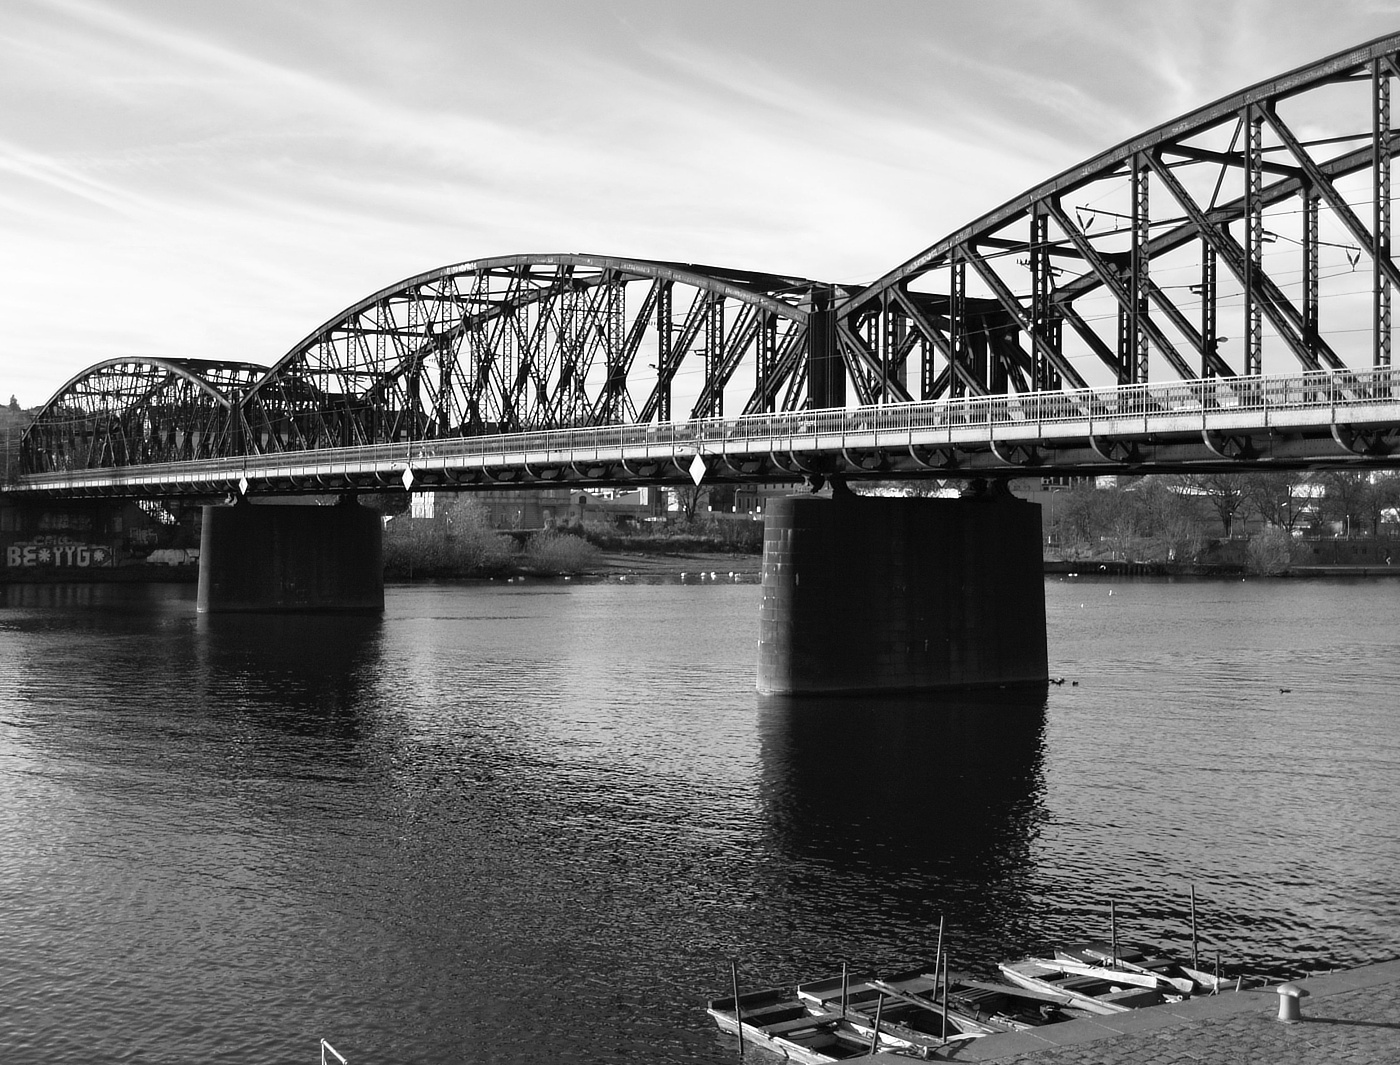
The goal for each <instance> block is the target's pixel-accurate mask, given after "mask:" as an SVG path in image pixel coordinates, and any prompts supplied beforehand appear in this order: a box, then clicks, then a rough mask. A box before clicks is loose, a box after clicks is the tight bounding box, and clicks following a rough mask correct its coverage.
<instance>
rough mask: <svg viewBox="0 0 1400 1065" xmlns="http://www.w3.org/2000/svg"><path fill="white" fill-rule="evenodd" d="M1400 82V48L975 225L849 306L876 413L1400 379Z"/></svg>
mask: <svg viewBox="0 0 1400 1065" xmlns="http://www.w3.org/2000/svg"><path fill="white" fill-rule="evenodd" d="M1397 77H1400V34H1395V35H1391V36H1387V37H1383V38H1378V39H1377V40H1374V41H1371V42H1369V43H1367V44H1364V45H1361V46H1358V47H1356V48H1353V49H1349V50H1348V51H1345V52H1340V53H1338V54H1336V55H1333V56H1329V57H1327V58H1326V59H1322V60H1320V61H1318V62H1316V63H1312V64H1309V65H1308V66H1305V67H1300V68H1298V69H1296V70H1293V71H1291V72H1289V73H1286V74H1283V75H1281V76H1278V77H1275V78H1271V79H1269V80H1267V81H1263V82H1260V83H1258V84H1256V85H1254V86H1252V87H1250V88H1248V89H1245V90H1243V91H1241V92H1238V93H1234V94H1232V95H1230V96H1227V97H1225V98H1223V99H1221V100H1217V101H1215V102H1214V103H1211V104H1208V105H1206V106H1203V107H1201V108H1198V109H1196V110H1195V111H1192V112H1190V113H1188V114H1186V115H1183V116H1181V117H1180V118H1176V119H1173V120H1172V121H1170V122H1166V123H1163V124H1162V125H1160V126H1157V127H1156V128H1154V129H1151V130H1149V131H1147V132H1146V133H1143V134H1141V135H1139V136H1137V137H1134V138H1131V139H1129V140H1127V141H1124V142H1123V143H1122V144H1119V145H1117V146H1116V147H1113V148H1110V149H1109V150H1108V151H1105V152H1103V153H1101V154H1099V155H1097V156H1094V157H1093V158H1092V159H1090V160H1088V161H1086V162H1084V163H1082V164H1080V165H1078V166H1075V167H1072V168H1070V169H1069V170H1066V171H1064V172H1063V173H1061V174H1058V175H1056V176H1055V177H1053V178H1051V179H1050V180H1048V181H1046V182H1044V183H1042V184H1040V185H1037V186H1036V187H1035V188H1033V189H1031V190H1029V191H1027V192H1025V193H1023V194H1022V195H1020V196H1018V197H1016V198H1015V199H1013V200H1011V201H1010V202H1008V203H1006V204H1004V205H1002V206H1001V207H998V208H996V209H995V210H993V211H991V212H989V213H987V214H986V215H983V216H982V217H981V218H979V219H977V220H976V221H974V222H972V223H970V224H969V225H966V226H964V227H962V228H961V229H958V230H955V231H954V232H952V233H951V234H949V235H948V236H946V237H944V238H943V239H942V240H940V241H938V242H937V243H936V244H934V245H932V246H931V247H929V248H927V249H925V250H924V251H922V252H920V253H919V254H917V255H915V256H914V257H913V258H911V259H909V260H908V261H907V262H905V263H902V264H901V265H899V266H898V267H896V268H895V269H893V270H891V271H890V272H889V273H887V274H885V275H884V276H883V277H881V278H879V279H878V280H876V281H874V282H873V283H872V284H870V285H869V286H867V287H865V288H862V289H861V290H859V291H857V292H855V293H854V294H852V295H851V296H849V297H848V298H847V299H846V300H845V301H844V302H843V303H841V304H840V305H839V306H838V308H837V312H836V313H837V326H836V334H837V342H838V344H839V346H840V350H841V353H842V356H843V358H844V360H845V362H846V364H847V366H848V368H849V369H850V371H851V374H852V377H853V379H854V383H855V387H856V389H857V391H858V392H859V393H860V396H861V401H862V402H884V401H890V402H896V401H904V400H909V399H938V398H943V397H954V396H964V395H982V394H998V393H1000V394H1005V393H1008V392H1015V393H1025V392H1030V391H1060V390H1073V389H1080V388H1084V387H1086V386H1110V385H1129V384H1141V383H1145V382H1147V381H1149V380H1195V379H1200V378H1214V377H1230V376H1236V375H1250V374H1259V373H1266V372H1268V373H1279V372H1290V371H1297V370H1299V369H1302V370H1303V371H1329V370H1330V371H1335V370H1341V369H1345V368H1351V369H1371V368H1384V367H1388V366H1389V365H1390V360H1391V331H1392V312H1391V303H1392V299H1393V292H1394V289H1395V288H1396V287H1397V286H1400V269H1397V266H1396V264H1395V262H1394V260H1393V258H1392V256H1391V251H1390V245H1391V191H1390V188H1391V178H1390V172H1391V162H1392V157H1393V155H1394V153H1395V151H1396V148H1397V145H1400V132H1397V130H1396V129H1395V128H1394V126H1395V122H1394V120H1393V118H1392V115H1391V110H1392V109H1391V93H1392V87H1393V84H1394V82H1395V79H1396V78H1397ZM891 368H893V374H892V373H891ZM891 377H893V381H891V380H890V378H891Z"/></svg>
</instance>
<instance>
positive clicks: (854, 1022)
mask: <svg viewBox="0 0 1400 1065" xmlns="http://www.w3.org/2000/svg"><path fill="white" fill-rule="evenodd" d="M706 1012H708V1013H709V1015H710V1016H711V1017H713V1018H714V1021H715V1024H716V1025H718V1026H719V1028H720V1030H721V1031H725V1032H729V1033H731V1034H734V1035H738V1034H739V1032H740V1030H741V1028H742V1031H743V1040H744V1042H745V1044H746V1045H752V1046H760V1047H763V1048H764V1049H765V1050H768V1051H770V1052H772V1053H774V1054H778V1055H780V1056H782V1057H785V1058H791V1059H792V1060H793V1061H797V1062H801V1063H803V1065H825V1063H827V1062H832V1061H841V1060H843V1059H845V1058H855V1057H865V1056H867V1055H869V1054H871V1053H872V1052H873V1051H875V1050H879V1051H882V1052H890V1051H892V1052H894V1053H897V1054H905V1055H908V1056H911V1057H917V1058H928V1057H930V1056H932V1055H933V1053H934V1052H935V1051H937V1049H938V1048H939V1047H940V1046H942V1045H943V1044H944V1041H943V1040H942V1039H940V1038H936V1037H933V1036H930V1035H927V1034H925V1033H922V1032H918V1031H915V1030H913V1029H909V1028H905V1027H904V1026H902V1025H897V1024H894V1023H890V1024H886V1023H885V1020H884V1018H883V1016H882V1017H881V1018H880V1023H879V1025H878V1027H879V1035H878V1037H876V1034H875V1028H876V1025H875V1024H874V1022H873V1019H872V1021H871V1023H870V1024H869V1025H863V1024H862V1023H861V1022H860V1021H859V1020H858V1019H857V1018H855V1017H852V1016H843V1015H842V1014H841V1012H840V1010H839V1009H838V1010H816V1011H814V1010H812V1009H810V1008H809V1003H808V1002H807V1001H805V1000H803V999H799V998H798V997H797V996H796V994H794V993H793V992H792V991H790V990H788V989H786V988H773V989H770V990H767V991H753V992H749V993H748V994H743V995H740V996H739V1009H738V1013H737V1016H736V1013H735V1009H734V998H733V996H730V997H728V998H718V999H714V1000H712V1001H711V1002H710V1004H709V1007H708V1009H707V1011H706Z"/></svg>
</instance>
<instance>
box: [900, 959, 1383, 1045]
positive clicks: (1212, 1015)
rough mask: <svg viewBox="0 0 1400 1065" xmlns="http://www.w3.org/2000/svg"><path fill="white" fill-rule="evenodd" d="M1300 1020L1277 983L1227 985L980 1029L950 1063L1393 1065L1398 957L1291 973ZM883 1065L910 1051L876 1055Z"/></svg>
mask: <svg viewBox="0 0 1400 1065" xmlns="http://www.w3.org/2000/svg"><path fill="white" fill-rule="evenodd" d="M1293 983H1294V984H1296V985H1298V986H1301V987H1303V988H1306V989H1307V992H1308V996H1307V997H1306V998H1304V999H1303V1000H1302V1019H1301V1020H1300V1021H1298V1022H1297V1023H1292V1024H1290V1023H1286V1022H1284V1021H1281V1020H1279V1019H1278V1016H1279V996H1278V993H1277V991H1276V990H1275V987H1276V986H1277V985H1275V987H1265V988H1257V989H1254V990H1250V991H1240V992H1238V993H1234V992H1230V993H1226V994H1223V995H1213V996H1207V997H1204V998H1196V999H1192V1000H1190V1001H1187V1002H1179V1003H1174V1004H1171V1005H1165V1006H1153V1007H1151V1008H1149V1009H1141V1010H1134V1011H1132V1012H1130V1013H1121V1014H1116V1015H1114V1016H1112V1017H1098V1018H1095V1019H1094V1020H1092V1021H1090V1020H1081V1021H1069V1022H1066V1023H1064V1024H1052V1025H1047V1026H1045V1027H1043V1028H1038V1029H1034V1030H1032V1031H1026V1032H1012V1033H1008V1034H1006V1035H992V1036H986V1037H985V1038H982V1039H973V1040H969V1041H968V1042H966V1043H963V1044H961V1045H958V1046H956V1047H950V1048H948V1050H947V1051H946V1052H944V1053H942V1054H941V1055H940V1060H948V1061H968V1062H972V1061H977V1062H982V1061H995V1062H1024V1063H1027V1065H1144V1063H1151V1065H1259V1063H1267V1065H1321V1063H1327V1065H1334V1063H1346V1065H1391V1063H1400V961H1391V962H1385V963H1383V964H1380V965H1367V966H1364V967H1362V968H1359V969H1349V970H1347V971H1346V972H1337V973H1330V974H1328V975H1326V976H1314V977H1310V978H1308V979H1306V980H1295V981H1293ZM878 1057H879V1058H880V1059H883V1062H884V1065H894V1063H895V1062H897V1061H904V1062H906V1063H907V1061H908V1059H907V1058H898V1057H897V1056H895V1055H891V1054H881V1055H878Z"/></svg>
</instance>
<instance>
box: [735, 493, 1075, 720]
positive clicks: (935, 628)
mask: <svg viewBox="0 0 1400 1065" xmlns="http://www.w3.org/2000/svg"><path fill="white" fill-rule="evenodd" d="M1048 676H1049V670H1048V663H1047V655H1046V642H1045V577H1044V566H1043V563H1042V561H1041V549H1040V507H1039V505H1038V504H1035V503H1028V502H1026V501H1025V500H1021V499H1016V498H1014V497H1012V496H1010V495H1008V494H1005V493H1002V494H1000V495H997V496H988V497H982V498H972V499H907V498H901V499H895V498H878V497H860V496H854V495H851V494H849V493H839V494H837V495H835V496H833V497H832V498H824V497H818V496H806V497H802V496H790V497H787V498H785V499H777V500H774V501H773V502H772V503H771V504H770V505H769V508H768V512H767V514H766V516H765V519H764V545H763V601H762V606H761V609H760V635H759V654H758V689H759V691H760V692H763V693H766V694H775V695H776V694H793V695H815V694H822V693H838V692H846V693H860V692H868V693H876V692H910V691H923V690H934V689H939V688H973V687H983V686H995V685H1012V684H1034V683H1044V682H1045V681H1046V680H1047V678H1048Z"/></svg>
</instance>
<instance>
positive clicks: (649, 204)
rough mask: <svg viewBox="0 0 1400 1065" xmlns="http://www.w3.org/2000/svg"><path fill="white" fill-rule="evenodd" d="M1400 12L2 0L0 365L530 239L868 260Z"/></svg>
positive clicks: (283, 329)
mask: <svg viewBox="0 0 1400 1065" xmlns="http://www.w3.org/2000/svg"><path fill="white" fill-rule="evenodd" d="M1392 7H1393V5H1381V4H1371V3H1361V2H1356V3H1351V4H1339V5H1327V6H1326V10H1325V11H1324V10H1323V9H1322V6H1321V5H1318V6H1313V5H1310V4H1304V3H1302V2H1301V0H1286V2H1284V3H1282V4H1280V3H1277V2H1275V3H1269V4H1264V3H1263V0H1245V2H1242V3H1239V4H1231V5H1221V4H1219V3H1218V2H1216V3H1207V2H1206V0H1171V2H1167V3H1163V4H1157V5H1152V6H1151V7H1143V5H1137V4H1129V5H1124V4H1119V3H1110V2H1108V0H1065V2H1061V3H1057V4H1053V5H1047V4H1043V3H1031V2H1029V0H1004V2H999V3H998V4H995V5H990V4H977V5H973V4H954V3H928V2H925V0H880V2H875V3H871V4H862V5H851V4H846V3H841V4H826V5H823V4H821V3H813V4H807V5H777V4H773V5H753V4H751V3H744V2H740V0H713V2H711V3H707V4H706V5H658V4H653V3H647V2H639V0H605V2H603V3H600V4H594V5H581V4H528V5H493V4H485V3H467V4H462V3H459V2H451V3H449V2H446V0H404V2H403V3H402V4H398V5H395V6H394V7H393V9H392V14H386V11H388V10H389V9H386V8H385V7H384V6H383V5H382V4H378V3H370V2H363V0H343V2H342V3H339V4H337V5H335V8H336V17H335V18H334V19H328V18H327V17H326V14H325V11H324V10H323V9H320V8H316V7H310V6H305V7H303V6H301V5H286V4H284V3H281V2H280V0H243V2H240V3H239V4H237V5H223V6H212V5H211V6H204V5H198V6H196V5H167V4H164V3H156V2H152V0H124V2H123V3H122V4H120V5H118V4H110V3H98V2H96V0H10V3H9V4H8V5H7V8H6V18H5V22H4V24H3V26H0V292H3V293H5V295H4V297H3V303H2V304H0V371H3V375H4V376H3V377H0V389H4V393H3V394H6V395H7V394H8V393H9V392H10V391H15V392H17V393H18V394H19V395H20V397H21V399H22V401H23V402H25V403H35V402H39V401H40V400H41V399H43V398H44V397H45V396H46V395H47V394H48V393H49V392H51V391H52V389H53V388H54V387H56V386H57V385H58V384H59V383H61V382H62V381H63V380H65V379H66V378H67V377H69V376H71V375H72V374H73V373H75V372H77V370H79V369H81V368H82V367H83V366H84V365H87V364H88V363H91V362H94V361H97V359H99V358H103V357H107V356H109V355H112V354H118V353H121V352H123V351H132V350H139V351H146V352H166V353H170V354H187V355H202V356H207V357H228V358H246V359H252V360H254V361H272V360H274V359H275V358H277V357H278V356H279V355H280V354H282V353H283V352H284V351H285V350H286V349H287V348H288V347H290V346H291V345H292V344H293V343H294V342H295V341H296V340H297V339H299V338H300V337H301V336H302V335H303V334H305V333H306V332H308V331H309V330H310V329H312V328H313V327H314V326H315V325H317V324H318V323H319V322H320V321H322V320H323V319H325V318H328V317H330V316H331V315H333V314H335V313H336V312H337V311H338V310H340V309H341V308H343V307H345V306H347V305H348V304H350V303H353V302H354V301H356V300H358V299H359V298H361V297H362V296H364V295H366V294H367V293H369V292H372V291H374V290H376V289H378V288H380V287H383V286H384V285H386V284H389V283H391V282H393V281H395V280H397V279H399V278H402V277H405V276H409V275H411V274H414V273H417V272H420V271H423V270H427V269H430V268H433V267H435V266H439V265H443V264H446V263H449V262H455V261H460V260H463V259H470V258H478V257H483V256H488V255H496V254H506V253H511V252H518V251H531V250H537V251H561V250H562V251H571V250H578V251H598V252H605V253H607V252H611V253H618V254H627V255H636V256H650V257H655V258H667V259H682V260H691V261H700V262H714V263H720V264H730V265H736V266H746V267H752V268H757V269H773V270H780V271H789V272H794V273H805V274H808V275H811V276H822V277H828V278H831V279H834V280H847V281H856V280H863V279H867V278H870V277H873V276H877V275H879V274H881V273H883V272H884V271H885V270H887V269H889V268H890V267H892V266H894V265H895V264H897V263H898V262H900V261H902V260H904V259H906V258H908V257H909V256H910V255H913V254H915V253H916V252H918V251H919V250H920V249H921V248H923V247H925V246H927V245H928V244H930V243H932V242H933V241H934V240H937V239H938V238H940V237H942V236H943V235H944V234H945V233H947V232H949V231H951V230H953V229H955V228H956V227H958V226H959V225H961V224H963V223H964V222H966V221H968V220H970V219H971V218H972V217H975V216H976V215H979V214H981V213H983V212H985V211H987V210H990V209H992V208H994V207H995V206H996V205H997V204H998V203H999V202H1001V201H1002V200H1005V199H1007V198H1010V197H1011V196H1013V195H1015V194H1017V193H1018V192H1020V191H1021V190H1023V189H1025V188H1027V187H1029V186H1031V185H1032V184H1035V183H1036V182H1038V181H1040V180H1042V179H1044V178H1046V177H1049V176H1050V175H1051V174H1052V173H1053V172H1055V171H1057V170H1060V169H1063V168H1064V167H1066V166H1069V165H1072V164H1073V163H1075V162H1077V161H1079V160H1080V159H1082V158H1085V157H1087V156H1089V155H1091V154H1093V153H1095V152H1097V151H1100V150H1102V149H1105V148H1107V147H1109V146H1110V144H1112V143H1113V142H1115V141H1118V140H1121V139H1122V138H1124V137H1127V136H1130V135H1132V134H1134V133H1136V132H1139V131H1140V130H1141V129H1143V128H1146V127H1147V126H1149V125H1152V124H1155V123H1156V122H1160V121H1163V120H1165V119H1167V118H1170V117H1172V116H1173V115H1174V114H1177V113H1179V112H1181V111H1184V110H1187V109H1189V108H1191V107H1194V106H1197V105H1199V104H1201V103H1204V102H1206V101H1207V100H1208V99H1210V98H1213V97H1215V96H1218V95H1221V94H1223V93H1225V92H1228V91H1230V90H1232V89H1234V88H1238V87H1240V86H1242V85H1244V84H1246V83H1248V82H1250V81H1253V80H1257V79H1258V78H1261V77H1264V76H1267V75H1269V74H1270V73H1273V72H1276V71H1278V70H1281V69H1284V68H1286V67H1288V66H1292V65H1296V64H1297V63H1301V62H1305V61H1307V60H1309V59H1311V58H1315V57H1316V54H1319V53H1322V52H1326V51H1329V50H1336V49H1337V48H1341V47H1345V46H1346V45H1348V44H1351V43H1356V42H1357V41H1359V40H1361V39H1364V38H1366V37H1370V36H1375V35H1377V34H1379V33H1381V32H1385V31H1386V30H1387V29H1388V28H1390V27H1389V26H1387V25H1386V23H1387V22H1388V21H1389V20H1391V19H1393V15H1392V14H1387V11H1388V10H1390V9H1391V8H1392ZM318 20H321V21H318Z"/></svg>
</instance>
